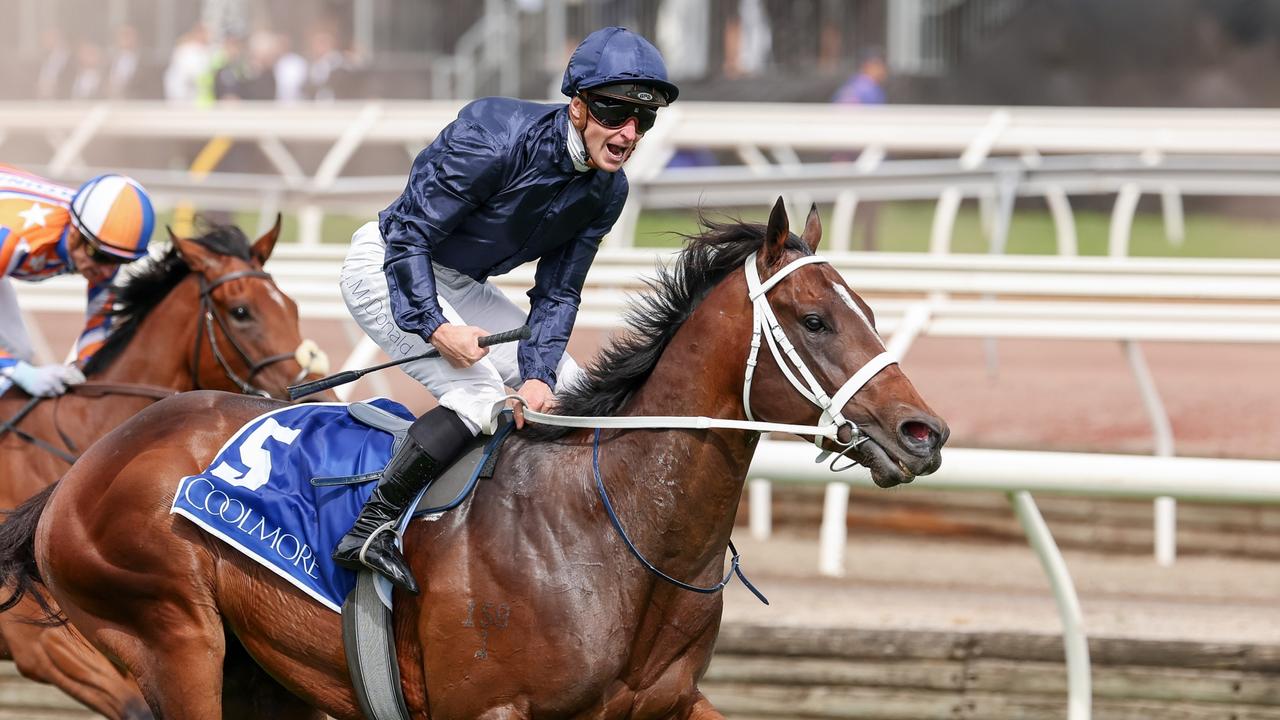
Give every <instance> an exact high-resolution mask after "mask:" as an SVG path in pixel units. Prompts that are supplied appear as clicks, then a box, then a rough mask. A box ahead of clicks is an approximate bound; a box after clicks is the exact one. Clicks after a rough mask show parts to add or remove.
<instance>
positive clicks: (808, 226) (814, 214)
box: [800, 203, 822, 252]
mask: <svg viewBox="0 0 1280 720" xmlns="http://www.w3.org/2000/svg"><path fill="white" fill-rule="evenodd" d="M800 237H801V238H802V239H803V240H804V241H805V242H806V243H808V244H809V249H810V250H812V251H814V252H818V241H819V240H822V220H821V219H820V218H819V217H818V203H814V204H813V205H811V206H809V217H807V218H805V221H804V232H803V233H802V234H801V235H800Z"/></svg>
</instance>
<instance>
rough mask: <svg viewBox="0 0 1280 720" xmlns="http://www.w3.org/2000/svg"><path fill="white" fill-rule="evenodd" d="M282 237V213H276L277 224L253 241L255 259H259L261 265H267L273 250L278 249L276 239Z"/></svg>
mask: <svg viewBox="0 0 1280 720" xmlns="http://www.w3.org/2000/svg"><path fill="white" fill-rule="evenodd" d="M279 239H280V213H276V224H275V225H272V226H271V229H270V230H268V231H267V232H266V233H265V234H263V236H262V237H260V238H258V239H257V240H254V241H253V248H252V250H251V252H252V254H253V259H254V260H257V261H258V264H259V265H266V264H267V258H269V257H271V251H272V250H275V249H276V240H279Z"/></svg>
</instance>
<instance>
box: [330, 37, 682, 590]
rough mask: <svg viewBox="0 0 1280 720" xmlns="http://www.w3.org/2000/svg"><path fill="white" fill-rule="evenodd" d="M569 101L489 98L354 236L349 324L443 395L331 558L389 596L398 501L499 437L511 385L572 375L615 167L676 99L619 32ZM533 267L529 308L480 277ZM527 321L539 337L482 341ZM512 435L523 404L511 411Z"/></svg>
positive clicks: (574, 60) (642, 50)
mask: <svg viewBox="0 0 1280 720" xmlns="http://www.w3.org/2000/svg"><path fill="white" fill-rule="evenodd" d="M560 89H561V92H563V93H564V94H565V95H566V96H568V97H569V98H570V100H569V103H568V104H567V105H564V104H542V103H533V102H524V101H520V100H514V99H510V98H484V99H481V100H477V101H475V102H473V103H471V104H469V105H467V106H466V107H464V108H463V109H462V111H461V112H459V113H458V118H457V119H456V120H454V121H453V122H452V123H451V124H450V125H449V126H448V127H446V128H445V129H444V130H443V131H442V132H441V133H440V135H439V137H437V138H436V139H435V141H434V142H432V143H431V145H429V146H428V147H427V148H426V149H424V150H423V151H422V152H421V153H419V154H418V157H417V159H416V160H414V163H413V169H412V170H411V172H410V175H409V181H408V185H407V186H406V188H405V190H404V193H403V194H402V195H401V196H400V198H399V199H398V200H396V201H395V202H394V203H392V204H391V206H390V207H388V208H387V209H386V210H384V211H382V213H381V214H379V216H378V222H376V223H375V222H371V223H368V224H366V225H365V226H364V227H362V228H360V229H359V230H357V231H356V233H355V235H354V237H352V241H351V250H350V252H349V254H348V255H347V259H346V262H345V263H344V265H343V268H342V278H341V286H342V294H343V298H344V299H345V300H346V303H347V307H348V309H350V311H351V314H352V315H353V316H354V317H355V319H356V322H357V323H359V325H360V326H361V327H362V328H363V329H364V331H365V332H366V333H368V335H369V336H370V337H371V338H373V340H374V341H376V342H377V343H378V345H379V346H380V347H381V348H382V349H383V350H384V351H385V352H386V353H387V355H388V356H390V357H391V358H392V359H397V358H403V357H407V356H410V355H414V354H418V353H420V352H423V351H424V350H426V348H427V345H426V343H427V342H430V343H431V345H432V346H434V347H435V348H436V349H437V350H438V351H439V352H440V357H438V358H433V359H427V360H418V361H415V362H412V363H409V364H406V365H402V366H401V367H402V368H404V370H405V372H407V373H409V375H410V376H412V377H413V378H414V379H416V380H418V381H419V382H421V383H422V384H423V385H425V386H426V387H427V389H428V390H430V391H431V393H432V394H433V395H435V397H436V399H437V400H439V403H440V406H439V407H437V408H435V409H434V410H431V411H430V412H428V413H426V414H424V415H423V416H422V417H421V418H419V419H418V420H417V421H416V422H415V423H414V424H413V426H412V427H411V428H410V430H409V437H408V439H407V440H406V442H405V443H404V445H403V446H402V447H401V448H400V450H399V451H398V452H397V454H396V455H395V457H393V458H392V459H391V461H390V463H388V465H387V468H386V470H385V471H384V472H383V474H382V479H381V480H380V481H379V482H378V486H377V488H376V489H375V490H374V493H373V495H372V496H371V497H370V498H369V501H368V502H367V503H366V504H365V506H364V509H363V510H362V511H361V513H360V517H359V518H358V519H357V520H356V522H355V525H354V526H353V527H352V528H351V530H350V532H348V533H347V535H346V536H345V537H344V538H343V539H342V540H341V541H340V542H339V544H338V547H337V549H336V551H335V552H334V555H333V557H334V560H335V561H337V563H338V564H339V565H342V566H344V567H348V568H352V569H358V568H359V567H360V566H361V564H364V565H367V566H368V567H370V568H372V569H374V570H376V571H377V572H380V573H382V574H383V575H385V576H387V577H388V578H389V579H390V580H391V581H392V582H393V583H395V584H396V585H397V586H399V587H401V588H403V589H405V590H407V591H408V592H411V593H415V594H416V593H417V592H418V583H417V582H416V581H415V579H414V577H413V574H412V573H411V572H410V570H409V567H408V565H406V564H405V561H404V558H403V556H402V555H401V554H400V551H399V549H398V548H397V547H396V544H395V537H394V533H393V532H387V530H388V529H389V528H391V527H392V526H393V525H394V522H395V520H396V519H397V518H398V517H399V516H400V514H401V513H402V512H403V510H404V509H405V507H406V506H407V505H408V504H409V503H410V502H412V501H413V500H414V499H415V498H416V497H417V495H418V493H419V492H420V490H421V489H422V488H423V487H425V486H426V485H427V484H428V483H430V482H431V481H432V480H434V479H435V478H436V477H438V476H439V475H440V474H441V473H442V472H443V471H444V470H445V468H447V467H448V466H449V465H450V464H451V463H452V462H453V461H454V460H455V459H456V457H457V455H458V454H459V453H460V452H461V451H462V449H463V448H464V447H465V446H466V445H467V443H468V442H469V441H470V439H471V438H472V437H474V436H475V435H477V434H479V433H481V432H485V433H492V432H493V431H494V425H495V423H496V416H497V413H498V411H500V410H501V409H502V407H503V405H504V397H505V394H506V391H505V389H504V386H510V387H512V388H517V389H518V392H519V394H520V395H521V396H522V397H523V399H524V401H525V402H526V403H527V404H528V406H529V407H530V408H532V409H534V410H544V409H547V408H548V407H550V405H551V404H553V402H554V395H553V393H554V391H555V389H556V387H557V386H559V385H565V384H566V383H572V382H573V381H574V378H575V377H577V376H578V375H580V373H581V370H580V369H579V367H578V365H577V363H575V362H574V361H573V359H572V358H571V357H569V355H568V354H566V353H565V345H566V344H567V343H568V340H569V333H570V332H571V331H572V330H573V323H574V319H575V317H576V316H577V312H578V303H579V301H580V299H581V292H582V284H583V282H584V280H585V279H586V275H587V269H588V268H589V267H590V266H591V261H592V260H593V259H594V258H595V254H596V250H597V248H598V247H599V245H600V240H601V239H602V238H603V237H604V235H605V234H606V233H608V232H609V230H610V228H612V227H613V224H614V222H615V221H617V219H618V215H619V214H620V213H621V212H622V206H623V203H624V202H625V201H626V199H627V178H626V175H625V174H623V173H622V172H621V169H622V165H623V163H625V162H626V161H627V159H628V158H630V157H631V154H632V152H633V151H634V150H635V147H636V143H638V142H639V141H640V139H641V137H642V136H643V135H644V133H645V132H647V131H648V130H649V129H650V128H651V127H653V122H654V118H655V117H656V116H657V112H658V109H659V108H662V107H665V106H666V105H668V104H669V103H670V102H672V101H674V100H675V99H676V96H677V94H678V93H679V90H678V89H677V88H676V86H675V85H673V84H672V83H670V82H669V81H668V80H667V70H666V65H665V64H664V63H663V60H662V56H661V55H660V54H659V53H658V49H657V48H655V47H654V46H653V45H652V44H651V43H650V42H649V41H648V40H645V39H644V38H643V37H641V36H639V35H637V34H635V33H633V32H631V31H629V30H627V29H625V28H620V27H609V28H604V29H602V30H597V31H596V32H594V33H592V34H591V35H589V36H588V37H587V38H586V39H585V40H583V41H582V44H581V45H579V46H578V48H577V49H576V50H575V51H574V53H573V56H572V57H570V58H569V66H568V68H567V69H566V70H565V73H564V80H563V82H562V84H561V88H560ZM531 260H537V263H538V265H537V271H536V274H535V276H534V278H535V279H534V286H533V288H532V289H530V290H529V292H528V295H529V304H530V310H529V312H528V313H527V314H526V313H525V312H524V311H523V310H521V309H520V308H519V307H518V306H516V305H515V304H514V303H512V302H511V301H510V300H508V299H507V298H506V296H504V295H503V294H502V291H501V290H499V289H497V288H496V287H494V286H493V285H492V284H490V283H488V282H487V280H488V278H490V277H492V276H494V275H501V274H503V273H506V272H508V271H510V270H511V269H513V268H515V267H517V266H519V265H522V264H524V263H526V262H529V261H531ZM521 324H528V325H529V327H530V328H531V329H532V333H533V334H532V337H530V338H529V339H528V340H525V341H522V342H520V343H519V345H518V346H516V345H515V344H514V343H513V344H507V345H499V346H495V347H493V348H491V349H490V348H482V347H480V346H479V345H478V344H477V342H476V340H477V339H478V338H480V337H482V336H484V335H487V334H490V333H491V332H496V331H499V330H507V329H510V328H513V327H517V326H519V325H521ZM515 417H516V425H517V427H523V425H524V416H523V413H522V409H521V408H520V407H519V406H518V405H517V406H516V408H515Z"/></svg>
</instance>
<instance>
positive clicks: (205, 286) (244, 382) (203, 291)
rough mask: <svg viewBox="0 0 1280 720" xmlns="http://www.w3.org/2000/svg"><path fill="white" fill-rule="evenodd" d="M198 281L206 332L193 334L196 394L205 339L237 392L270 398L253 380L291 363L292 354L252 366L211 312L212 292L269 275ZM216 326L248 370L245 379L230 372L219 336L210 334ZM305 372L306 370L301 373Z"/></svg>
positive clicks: (223, 322)
mask: <svg viewBox="0 0 1280 720" xmlns="http://www.w3.org/2000/svg"><path fill="white" fill-rule="evenodd" d="M197 277H198V278H199V279H200V314H201V315H202V316H203V317H204V327H205V332H204V333H203V334H202V333H200V332H196V341H195V349H194V351H193V352H192V354H191V380H192V382H194V383H195V386H196V389H197V390H203V389H204V388H203V387H202V385H201V383H200V344H201V341H202V339H203V337H204V335H206V334H207V335H208V336H209V349H210V350H211V351H212V352H213V357H214V359H215V360H217V361H218V366H219V367H221V368H222V372H224V373H226V375H227V378H228V379H229V380H231V382H233V383H235V384H236V386H237V387H239V388H240V392H242V393H244V394H246V395H260V396H262V397H271V393H269V392H267V391H266V390H263V389H262V388H259V387H257V386H256V385H254V384H253V383H252V381H253V378H254V376H256V375H257V374H258V373H259V372H262V371H263V370H264V369H266V368H267V367H270V366H271V365H274V364H276V363H278V362H280V361H282V360H290V359H293V358H294V353H291V352H287V353H280V354H278V355H271V356H269V357H266V358H263V359H262V360H259V361H258V362H254V361H253V360H252V359H251V358H250V357H249V354H248V353H246V352H245V351H244V348H243V347H241V346H240V343H238V342H236V338H235V335H232V334H231V328H229V327H227V321H226V320H225V319H224V318H223V317H222V316H221V315H219V314H217V313H215V312H214V311H213V291H214V290H215V289H217V288H218V287H221V286H222V285H225V284H227V283H229V282H231V281H232V280H240V279H241V278H262V279H265V280H270V279H271V273H268V272H265V271H262V270H237V271H236V272H231V273H227V274H226V275H223V276H222V277H219V278H217V279H216V280H213V281H208V280H205V279H204V276H203V275H198V276H197ZM214 322H217V324H218V327H220V328H222V335H223V336H224V337H225V338H226V339H227V342H229V343H231V347H232V349H234V350H235V351H236V353H237V354H238V355H239V356H240V359H241V360H242V361H243V362H244V364H245V365H246V366H247V367H248V368H249V375H248V377H245V378H241V377H240V376H239V375H238V374H236V371H235V370H232V369H231V364H230V363H228V362H227V358H226V355H224V354H223V352H222V349H221V348H219V347H218V335H217V333H215V332H214V330H213V324H214ZM304 372H305V370H304Z"/></svg>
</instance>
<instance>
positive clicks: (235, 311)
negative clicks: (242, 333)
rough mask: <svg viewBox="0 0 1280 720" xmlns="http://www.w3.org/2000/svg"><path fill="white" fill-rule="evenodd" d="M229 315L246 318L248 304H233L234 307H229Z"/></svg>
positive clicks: (238, 318) (241, 318)
mask: <svg viewBox="0 0 1280 720" xmlns="http://www.w3.org/2000/svg"><path fill="white" fill-rule="evenodd" d="M231 317H233V318H235V319H236V320H248V319H249V306H248V305H237V306H235V307H233V308H231Z"/></svg>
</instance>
